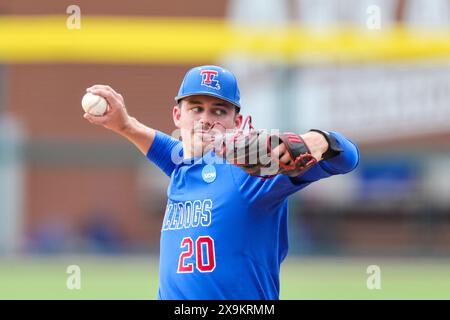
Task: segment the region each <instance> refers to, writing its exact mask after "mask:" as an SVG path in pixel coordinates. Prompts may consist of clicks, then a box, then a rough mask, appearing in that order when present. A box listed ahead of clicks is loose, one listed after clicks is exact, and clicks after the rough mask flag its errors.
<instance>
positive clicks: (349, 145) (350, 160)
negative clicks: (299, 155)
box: [231, 132, 359, 204]
mask: <svg viewBox="0 0 450 320" xmlns="http://www.w3.org/2000/svg"><path fill="white" fill-rule="evenodd" d="M330 133H331V134H333V135H334V137H335V138H336V139H337V141H338V143H339V144H340V146H341V147H342V149H343V151H342V152H341V153H340V154H339V155H337V156H336V157H334V158H331V159H328V160H323V161H320V162H318V163H317V164H316V165H314V166H313V167H311V168H310V169H309V170H308V171H307V172H305V173H304V174H303V175H301V176H299V177H294V178H290V177H288V176H286V175H283V174H280V175H278V176H276V177H274V178H272V179H268V180H262V179H261V178H258V177H254V176H251V175H249V174H247V173H246V172H245V171H244V170H242V169H241V168H239V167H237V166H233V165H232V169H231V170H232V174H233V178H234V179H235V183H236V184H237V186H238V188H239V190H240V192H241V194H242V196H243V197H244V198H245V199H246V200H247V201H248V202H250V203H260V204H270V203H275V202H278V201H284V200H285V199H286V197H288V196H289V195H291V194H293V193H295V192H296V191H299V190H301V189H303V188H305V187H306V186H308V185H309V184H311V183H313V182H315V181H318V180H320V179H324V178H328V177H330V176H333V175H338V174H345V173H348V172H350V171H352V170H354V169H355V168H356V167H357V165H358V163H359V150H358V147H357V146H356V144H354V143H353V142H351V141H350V140H348V139H347V138H345V137H344V136H343V135H341V134H339V133H336V132H330Z"/></svg>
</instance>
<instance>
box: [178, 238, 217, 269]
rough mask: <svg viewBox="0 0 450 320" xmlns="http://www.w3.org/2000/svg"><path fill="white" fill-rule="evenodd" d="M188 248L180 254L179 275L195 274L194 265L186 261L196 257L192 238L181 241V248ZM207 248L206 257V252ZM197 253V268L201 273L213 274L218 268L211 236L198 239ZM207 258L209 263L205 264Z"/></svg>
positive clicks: (196, 244) (196, 243)
mask: <svg viewBox="0 0 450 320" xmlns="http://www.w3.org/2000/svg"><path fill="white" fill-rule="evenodd" d="M184 247H187V248H186V249H185V250H184V251H183V252H181V254H180V258H179V259H178V270H177V273H188V272H194V264H193V263H185V261H184V260H185V259H189V258H191V257H192V256H193V255H194V241H193V240H192V238H191V237H186V238H183V240H182V241H181V246H180V248H184ZM204 248H206V256H205V250H204ZM195 251H196V253H197V254H196V261H197V263H196V268H197V270H198V271H200V272H211V271H213V270H214V269H215V268H216V254H215V251H214V240H213V239H212V238H211V237H210V236H202V237H198V238H197V241H195ZM205 257H206V258H207V262H206V263H205V262H204V259H205Z"/></svg>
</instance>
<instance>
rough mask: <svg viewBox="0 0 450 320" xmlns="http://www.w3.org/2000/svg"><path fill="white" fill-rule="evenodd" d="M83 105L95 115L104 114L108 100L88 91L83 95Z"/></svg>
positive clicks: (88, 111)
mask: <svg viewBox="0 0 450 320" xmlns="http://www.w3.org/2000/svg"><path fill="white" fill-rule="evenodd" d="M81 106H82V107H83V110H84V111H85V112H87V113H89V114H91V115H93V116H102V115H104V114H105V112H106V109H107V107H108V102H106V100H105V98H103V97H101V96H98V95H95V94H92V93H90V92H88V93H86V94H85V95H84V96H83V99H82V100H81Z"/></svg>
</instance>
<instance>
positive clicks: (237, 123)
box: [234, 113, 242, 128]
mask: <svg viewBox="0 0 450 320" xmlns="http://www.w3.org/2000/svg"><path fill="white" fill-rule="evenodd" d="M241 124H242V114H240V113H237V114H236V115H235V116H234V125H235V126H236V128H240V127H241Z"/></svg>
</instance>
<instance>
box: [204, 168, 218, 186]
mask: <svg viewBox="0 0 450 320" xmlns="http://www.w3.org/2000/svg"><path fill="white" fill-rule="evenodd" d="M202 178H203V181H205V182H206V183H211V182H214V180H216V178H217V171H216V168H215V167H214V166H213V165H212V164H207V165H206V166H204V167H203V170H202Z"/></svg>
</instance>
